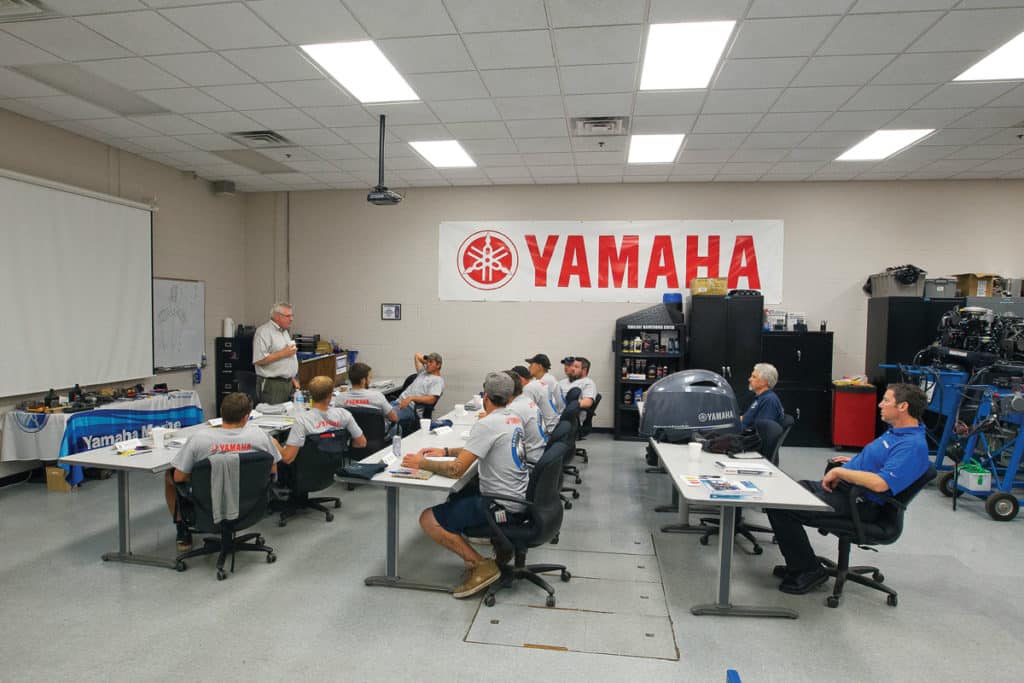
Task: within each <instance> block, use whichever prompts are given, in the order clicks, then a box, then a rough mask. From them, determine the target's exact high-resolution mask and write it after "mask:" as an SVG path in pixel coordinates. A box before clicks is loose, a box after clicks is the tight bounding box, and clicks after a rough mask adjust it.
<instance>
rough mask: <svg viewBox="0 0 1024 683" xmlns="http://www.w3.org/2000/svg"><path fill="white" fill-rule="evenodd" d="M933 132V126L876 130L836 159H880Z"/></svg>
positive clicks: (886, 157)
mask: <svg viewBox="0 0 1024 683" xmlns="http://www.w3.org/2000/svg"><path fill="white" fill-rule="evenodd" d="M933 132H935V129H934V128H913V129H907V130H876V131H875V132H874V133H872V134H871V135H869V136H867V137H866V138H864V139H863V140H861V141H860V142H858V143H857V144H856V145H854V146H853V147H851V148H850V149H848V150H846V151H845V152H843V153H842V154H841V155H839V156H838V157H836V161H881V160H882V159H888V158H889V157H891V156H893V155H894V154H896V153H897V152H902V151H903V150H904V149H906V148H907V147H910V146H911V145H912V144H914V143H915V142H917V141H918V140H920V139H921V138H923V137H925V136H926V135H931V134H932V133H933Z"/></svg>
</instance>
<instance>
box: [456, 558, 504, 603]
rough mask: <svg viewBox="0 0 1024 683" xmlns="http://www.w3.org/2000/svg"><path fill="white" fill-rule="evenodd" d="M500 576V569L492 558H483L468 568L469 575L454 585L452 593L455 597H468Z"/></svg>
mask: <svg viewBox="0 0 1024 683" xmlns="http://www.w3.org/2000/svg"><path fill="white" fill-rule="evenodd" d="M499 578H501V570H500V569H498V565H496V564H495V563H494V560H492V559H490V558H484V559H482V560H480V561H479V562H477V563H476V565H474V566H473V567H472V568H471V569H470V570H469V575H468V576H467V577H466V580H465V581H464V582H463V583H462V585H459V586H456V587H455V590H453V591H452V595H453V596H454V597H456V598H468V597H469V596H471V595H476V594H477V593H479V592H480V591H482V590H483V589H485V588H487V587H488V586H490V585H491V584H492V583H494V582H495V581H497V580H498V579H499Z"/></svg>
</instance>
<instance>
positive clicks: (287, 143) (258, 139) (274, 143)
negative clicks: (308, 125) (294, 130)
mask: <svg viewBox="0 0 1024 683" xmlns="http://www.w3.org/2000/svg"><path fill="white" fill-rule="evenodd" d="M228 137H229V138H231V139H232V140H234V141H236V142H240V143H242V144H243V145H245V146H246V147H251V148H253V149H267V148H270V147H293V146H294V145H295V143H294V142H292V141H291V140H289V139H288V138H286V137H285V136H283V135H281V134H280V133H276V132H274V131H272V130H248V131H241V132H238V133H228Z"/></svg>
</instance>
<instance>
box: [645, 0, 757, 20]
mask: <svg viewBox="0 0 1024 683" xmlns="http://www.w3.org/2000/svg"><path fill="white" fill-rule="evenodd" d="M748 4H749V2H748V0H686V2H680V1H679V0H651V10H650V16H649V21H650V22H651V23H652V24H658V23H666V22H674V21H719V20H723V19H742V18H743V15H744V13H745V12H746V11H747V5H748Z"/></svg>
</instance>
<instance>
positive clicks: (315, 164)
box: [285, 161, 338, 173]
mask: <svg viewBox="0 0 1024 683" xmlns="http://www.w3.org/2000/svg"><path fill="white" fill-rule="evenodd" d="M285 165H286V166H288V167H290V168H294V169H295V170H296V171H299V172H301V173H337V172H338V169H337V168H335V166H334V165H333V164H331V163H330V162H328V161H289V162H286V163H285Z"/></svg>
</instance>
